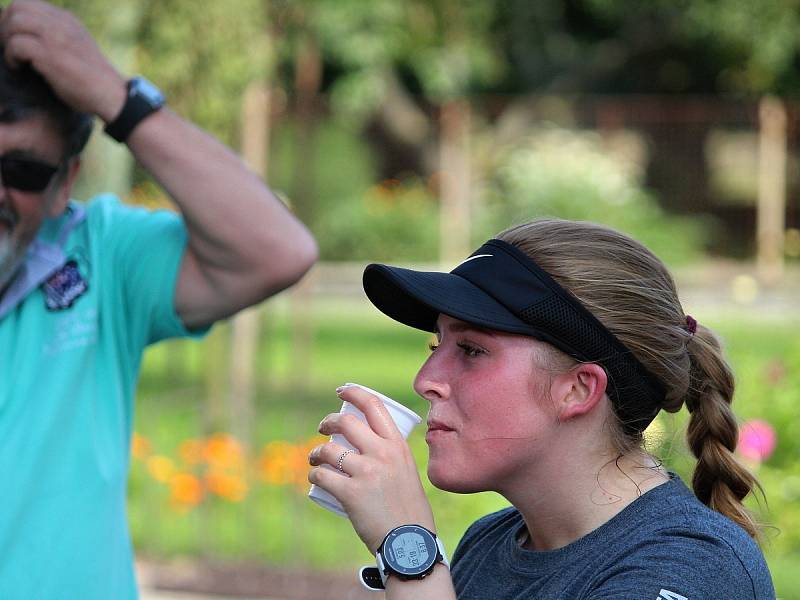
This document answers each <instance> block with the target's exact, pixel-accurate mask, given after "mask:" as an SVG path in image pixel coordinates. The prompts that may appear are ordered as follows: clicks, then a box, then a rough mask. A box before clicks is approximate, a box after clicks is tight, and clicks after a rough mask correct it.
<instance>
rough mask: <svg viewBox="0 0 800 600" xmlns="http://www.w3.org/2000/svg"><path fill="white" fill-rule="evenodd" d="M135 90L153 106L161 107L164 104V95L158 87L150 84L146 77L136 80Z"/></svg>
mask: <svg viewBox="0 0 800 600" xmlns="http://www.w3.org/2000/svg"><path fill="white" fill-rule="evenodd" d="M134 88H135V91H136V93H137V94H138V95H140V96H142V97H143V98H145V99H146V100H147V102H148V103H150V104H152V105H153V106H159V107H160V106H161V105H162V104H164V95H163V94H162V93H161V90H159V89H158V88H157V87H156V86H154V85H153V84H152V83H150V82H149V81H148V80H147V79H145V78H144V77H137V78H135V79H134Z"/></svg>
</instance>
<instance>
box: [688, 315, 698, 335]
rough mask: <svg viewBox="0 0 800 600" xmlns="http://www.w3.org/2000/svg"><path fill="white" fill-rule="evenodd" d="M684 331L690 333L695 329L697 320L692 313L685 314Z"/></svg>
mask: <svg viewBox="0 0 800 600" xmlns="http://www.w3.org/2000/svg"><path fill="white" fill-rule="evenodd" d="M686 331H688V332H689V333H690V334H691V335H694V334H695V332H696V331H697V320H696V319H695V318H694V317H693V316H692V315H686Z"/></svg>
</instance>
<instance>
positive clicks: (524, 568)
mask: <svg viewBox="0 0 800 600" xmlns="http://www.w3.org/2000/svg"><path fill="white" fill-rule="evenodd" d="M364 288H365V291H366V293H367V295H368V297H369V298H370V300H371V301H372V302H373V303H374V304H375V305H376V306H377V307H378V308H379V309H380V310H381V311H383V312H384V313H386V314H387V315H389V316H390V317H392V318H394V319H396V320H397V321H400V322H401V323H405V324H407V325H410V326H412V327H416V328H419V329H422V330H425V331H432V332H435V333H436V336H437V340H438V341H437V343H436V344H435V345H433V347H432V353H431V355H430V357H429V358H428V360H427V361H426V362H425V364H424V365H423V366H422V368H421V369H420V371H419V373H418V374H417V377H416V379H415V381H414V389H415V390H416V392H417V393H418V394H419V395H421V396H422V397H423V398H425V399H426V400H428V402H429V403H430V410H429V414H428V420H427V424H428V432H427V435H426V441H427V443H428V446H429V451H430V459H429V463H428V477H429V478H430V480H431V482H432V483H433V484H434V485H436V486H437V487H439V488H441V489H444V490H448V491H452V492H457V493H471V492H479V491H486V490H492V491H496V492H498V493H500V494H502V495H503V496H504V497H505V498H507V499H508V500H509V502H510V503H511V505H512V506H511V507H510V508H508V509H505V510H502V511H500V512H497V513H494V514H491V515H488V516H486V517H484V518H482V519H480V520H478V521H477V522H476V523H474V524H473V525H472V526H471V527H470V528H469V529H468V530H467V532H466V534H465V535H464V537H463V538H462V540H461V541H460V543H459V545H458V547H457V548H456V550H455V553H454V555H453V561H452V565H451V568H450V569H448V568H447V564H446V561H445V560H442V555H443V554H444V552H443V548H442V546H441V542H440V541H438V540H437V539H436V538H435V531H436V528H435V523H434V519H433V515H432V513H431V508H430V505H429V503H428V501H427V499H426V497H425V495H424V493H423V490H422V485H421V483H420V480H419V476H418V474H417V468H416V465H415V464H414V460H413V458H412V456H411V453H410V451H409V448H408V446H407V444H406V442H405V441H404V440H403V438H402V436H401V435H400V434H399V432H398V431H397V428H396V427H395V426H394V424H393V422H392V420H391V418H390V417H389V415H388V413H387V412H386V410H385V409H384V408H383V405H382V404H381V403H380V401H378V400H377V398H375V397H374V396H372V395H371V394H369V393H367V392H364V391H363V390H360V389H358V388H355V387H346V388H340V389H339V390H338V392H339V394H340V396H341V397H342V398H343V399H346V400H348V401H349V402H352V403H353V404H355V405H356V406H357V407H358V408H360V409H361V410H362V411H363V412H364V413H365V414H366V416H367V419H368V423H369V425H366V424H364V423H362V422H361V421H358V420H357V419H355V418H353V417H351V416H341V415H338V414H333V415H329V416H327V417H326V418H325V419H324V420H323V421H322V423H321V424H320V432H321V433H323V434H333V433H341V434H343V435H344V436H345V437H347V439H348V440H349V441H350V442H351V443H353V445H354V446H355V447H356V448H358V450H359V452H358V453H353V452H348V451H347V450H346V449H345V448H343V447H341V446H338V445H336V444H334V443H327V444H323V445H321V446H319V447H317V448H315V449H314V450H313V451H312V453H311V455H310V457H309V462H310V463H311V465H313V466H315V467H317V468H314V469H312V470H311V472H310V474H309V480H310V481H311V482H312V483H314V484H316V485H318V486H321V487H322V488H324V489H325V490H327V491H329V492H330V493H331V494H333V495H334V496H336V497H337V498H338V499H339V500H340V502H341V503H342V505H343V506H344V507H345V509H346V510H347V513H348V515H349V517H350V519H351V521H352V523H353V527H354V528H355V530H356V532H357V533H358V535H359V536H360V537H361V539H362V541H363V542H364V543H365V544H366V545H367V548H369V550H370V551H371V552H373V553H376V554H377V556H376V558H377V561H378V565H377V571H370V570H367V571H366V572H365V573H364V574H363V577H364V578H365V579H366V580H367V581H370V582H371V584H372V586H373V587H377V588H380V587H381V586H382V585H385V588H386V597H387V598H391V599H393V600H398V599H404V598H414V599H416V600H425V599H428V598H430V599H436V600H442V599H446V598H455V597H457V598H461V599H464V598H471V599H473V598H474V599H489V598H492V599H495V598H502V599H506V598H509V599H510V598H513V599H523V598H524V599H526V600H527V599H531V598H536V599H556V598H559V599H569V600H577V599H591V600H600V599H606V598H608V599H612V598H613V599H620V598H622V599H629V598H631V599H633V598H636V599H639V598H641V599H644V600H680V599H684V600H687V599H688V600H700V599H708V598H725V599H726V600H739V599H741V600H745V599H748V600H751V599H758V600H762V599H772V598H774V597H775V595H774V591H773V587H772V582H771V578H770V575H769V571H768V570H767V567H766V564H765V561H764V558H763V556H762V554H761V552H760V550H759V548H758V545H757V544H756V542H755V541H754V538H757V536H758V527H757V525H756V524H755V523H754V521H753V519H752V518H751V516H750V515H749V514H748V512H747V511H746V510H745V508H744V507H743V506H742V503H741V502H742V499H743V498H744V497H745V496H747V495H748V494H749V493H750V492H751V491H752V490H753V488H754V486H756V485H757V483H756V481H755V480H754V478H753V476H752V475H750V473H748V471H747V470H746V469H744V468H743V467H742V466H741V465H740V464H739V463H738V462H737V461H736V458H735V456H734V454H733V451H734V449H735V447H736V442H737V426H736V420H735V417H734V415H733V412H732V411H731V407H730V404H731V400H732V397H733V389H734V384H733V376H732V374H731V371H730V369H729V367H728V365H727V364H726V362H725V360H724V358H723V356H722V354H721V350H720V346H719V343H718V342H717V339H716V338H715V337H714V335H713V334H712V332H711V331H709V330H708V329H707V328H705V327H703V326H702V325H699V324H697V322H696V321H695V320H694V319H693V318H692V317H691V316H688V315H686V314H685V313H684V312H683V309H682V308H681V305H680V302H679V301H678V296H677V292H676V290H675V285H674V283H673V281H672V277H671V276H670V274H669V273H668V271H667V270H666V268H665V267H664V265H663V264H662V263H661V262H660V261H659V260H658V259H657V258H656V257H655V256H654V255H653V254H652V253H651V252H649V251H648V250H647V249H646V248H644V247H643V246H642V245H640V244H639V243H637V242H635V241H634V240H632V239H630V238H628V237H627V236H625V235H623V234H621V233H619V232H616V231H613V230H611V229H608V228H606V227H603V226H600V225H595V224H591V223H583V222H569V221H558V220H538V221H533V222H531V223H527V224H525V225H521V226H518V227H514V228H512V229H509V230H507V231H504V232H502V233H501V234H500V235H498V239H496V240H490V241H489V242H487V243H486V244H484V245H483V246H482V247H481V248H480V249H478V250H477V251H476V252H475V253H473V255H472V256H470V257H469V258H467V259H466V260H465V261H464V262H462V263H461V264H460V265H459V266H457V267H456V268H455V269H454V270H453V271H452V272H451V273H425V272H415V271H410V270H407V269H400V268H396V267H389V266H386V265H370V266H369V267H367V269H366V271H365V273H364ZM684 405H685V406H686V408H687V409H688V410H689V412H690V414H691V417H690V421H689V428H688V442H689V446H690V448H691V450H692V452H693V453H694V455H695V456H696V457H697V459H698V462H697V466H696V470H695V473H694V476H693V479H692V488H693V490H694V493H692V492H691V491H689V489H688V488H687V487H686V486H685V485H684V484H683V482H682V481H681V480H680V478H679V477H678V476H677V475H675V474H673V473H670V472H669V471H667V470H666V469H665V468H664V467H663V466H662V465H661V463H660V461H658V460H657V459H655V458H653V457H652V456H650V455H649V454H648V453H647V452H646V450H645V449H644V448H643V432H644V430H645V428H646V427H647V425H648V424H649V423H650V422H652V420H653V419H654V418H655V416H656V414H657V413H658V412H659V411H660V410H665V411H668V412H677V411H678V410H680V409H681V407H682V406H684ZM324 464H328V465H332V466H334V467H335V468H337V469H338V470H339V471H341V473H338V472H336V471H335V470H330V469H322V468H318V467H319V466H321V465H324ZM342 474H344V475H348V477H344V476H342ZM437 542H438V543H437Z"/></svg>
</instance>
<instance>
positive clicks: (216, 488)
mask: <svg viewBox="0 0 800 600" xmlns="http://www.w3.org/2000/svg"><path fill="white" fill-rule="evenodd" d="M205 482H206V487H207V488H208V491H209V492H211V493H212V494H216V495H217V496H219V497H220V498H224V499H225V500H228V501H229V502H241V501H242V500H244V498H245V497H246V496H247V482H246V481H245V480H244V479H243V478H242V477H239V476H237V475H230V474H228V473H224V472H222V471H217V470H211V471H209V472H208V473H207V474H206V478H205Z"/></svg>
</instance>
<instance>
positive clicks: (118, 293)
mask: <svg viewBox="0 0 800 600" xmlns="http://www.w3.org/2000/svg"><path fill="white" fill-rule="evenodd" d="M88 209H89V210H88V212H89V219H90V227H92V228H93V229H94V230H95V231H96V232H97V233H98V234H99V235H96V236H95V239H96V240H97V241H98V247H97V248H95V252H94V253H95V255H96V256H97V257H98V260H97V261H95V265H96V268H98V269H100V270H101V271H103V272H102V273H101V274H100V277H99V278H98V280H99V281H102V282H103V285H104V286H106V289H104V290H103V295H104V296H106V298H107V299H108V300H110V301H111V304H109V306H112V307H115V308H119V309H121V310H119V311H118V312H119V315H120V318H121V319H123V320H124V322H122V323H120V327H124V328H125V330H126V332H127V334H128V336H129V338H130V340H129V341H130V342H131V344H132V346H133V347H135V346H140V347H141V346H144V345H147V344H151V343H153V342H156V341H159V340H162V339H165V338H169V337H178V336H186V335H199V334H202V333H203V332H204V331H205V330H198V331H188V330H187V329H186V327H185V326H184V324H183V323H182V321H181V320H180V317H179V316H178V314H177V312H176V310H175V287H176V282H177V278H178V272H179V269H180V265H181V261H182V259H183V255H184V251H185V249H186V243H187V239H188V235H187V231H186V227H185V225H184V223H183V220H182V219H181V217H180V216H179V215H177V214H175V213H172V212H170V211H167V210H155V211H151V210H148V209H145V208H141V207H130V206H125V205H123V204H122V203H120V202H119V201H118V200H117V199H116V198H113V197H100V198H98V199H96V200H94V201H93V202H92V203H91V204H90V205H89V207H88Z"/></svg>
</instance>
